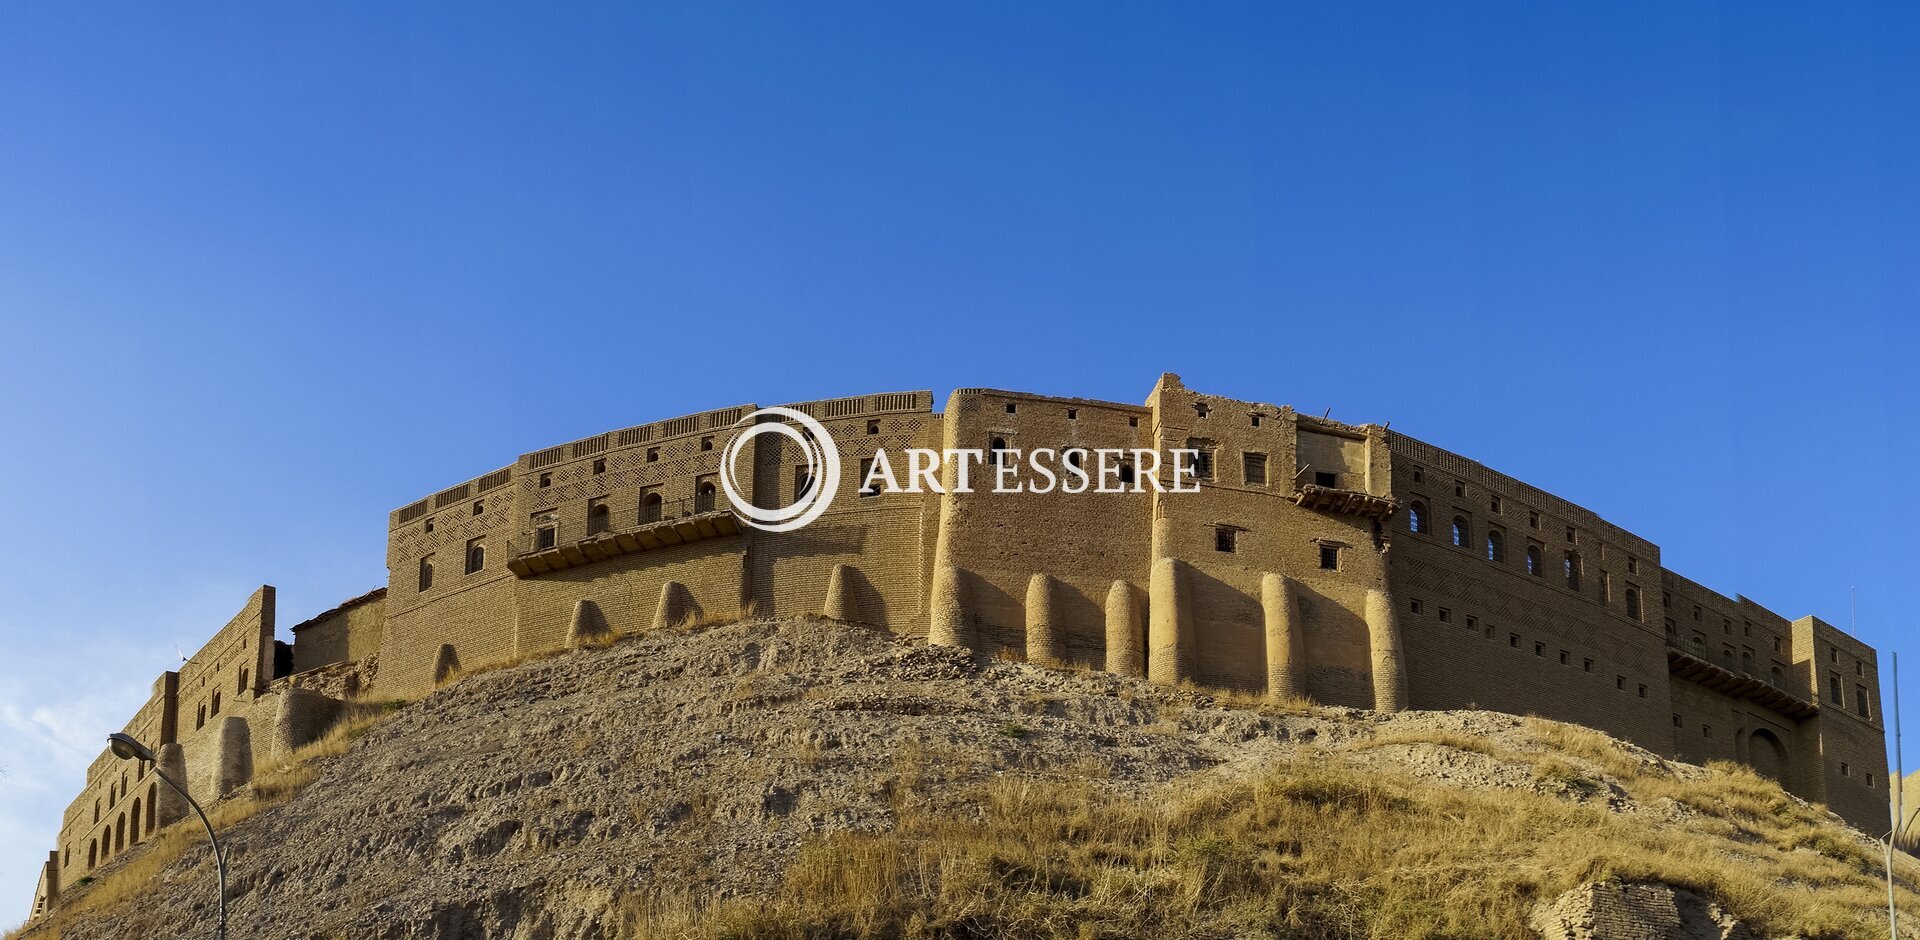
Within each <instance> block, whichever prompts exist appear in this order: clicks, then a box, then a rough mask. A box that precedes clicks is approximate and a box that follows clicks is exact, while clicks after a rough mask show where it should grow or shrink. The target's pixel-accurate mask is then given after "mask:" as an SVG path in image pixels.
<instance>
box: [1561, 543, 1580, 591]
mask: <svg viewBox="0 0 1920 940" xmlns="http://www.w3.org/2000/svg"><path fill="white" fill-rule="evenodd" d="M1562 564H1563V566H1564V567H1565V568H1566V574H1567V589H1568V590H1570V591H1578V590H1580V553H1579V552H1568V553H1567V557H1566V559H1565V561H1564V562H1563V563H1562Z"/></svg>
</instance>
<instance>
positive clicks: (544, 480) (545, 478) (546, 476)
mask: <svg viewBox="0 0 1920 940" xmlns="http://www.w3.org/2000/svg"><path fill="white" fill-rule="evenodd" d="M552 485H553V474H551V473H542V474H540V488H541V489H543V490H544V489H546V488H547V487H549V486H552Z"/></svg>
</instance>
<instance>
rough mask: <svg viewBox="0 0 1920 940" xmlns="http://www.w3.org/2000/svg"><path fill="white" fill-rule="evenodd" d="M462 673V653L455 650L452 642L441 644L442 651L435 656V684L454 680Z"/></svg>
mask: <svg viewBox="0 0 1920 940" xmlns="http://www.w3.org/2000/svg"><path fill="white" fill-rule="evenodd" d="M459 674H460V654H459V653H458V652H455V651H454V648H453V644H452V643H442V644H440V652H439V654H438V655H436V656H434V658H433V684H434V685H439V684H440V683H442V682H449V681H452V680H453V678H454V677H455V676H458V675H459Z"/></svg>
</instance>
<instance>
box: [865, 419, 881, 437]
mask: <svg viewBox="0 0 1920 940" xmlns="http://www.w3.org/2000/svg"><path fill="white" fill-rule="evenodd" d="M867 433H868V434H878V433H880V422H879V421H869V422H867Z"/></svg>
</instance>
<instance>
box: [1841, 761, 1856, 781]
mask: <svg viewBox="0 0 1920 940" xmlns="http://www.w3.org/2000/svg"><path fill="white" fill-rule="evenodd" d="M1840 776H1842V777H1851V776H1853V768H1852V767H1849V766H1847V762H1846V761H1841V762H1840Z"/></svg>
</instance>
